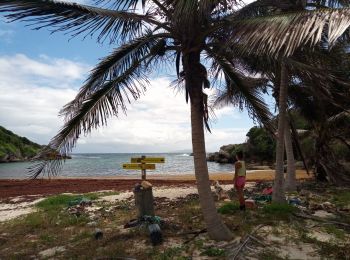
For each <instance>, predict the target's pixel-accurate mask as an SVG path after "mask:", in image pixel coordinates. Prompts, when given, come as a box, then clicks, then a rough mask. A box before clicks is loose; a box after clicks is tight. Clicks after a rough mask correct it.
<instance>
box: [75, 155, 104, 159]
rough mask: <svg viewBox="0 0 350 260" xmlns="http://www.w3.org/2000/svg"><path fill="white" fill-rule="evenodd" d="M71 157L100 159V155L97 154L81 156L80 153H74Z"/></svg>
mask: <svg viewBox="0 0 350 260" xmlns="http://www.w3.org/2000/svg"><path fill="white" fill-rule="evenodd" d="M72 158H79V159H80V158H81V159H101V157H98V156H81V155H78V156H77V155H74V156H72Z"/></svg>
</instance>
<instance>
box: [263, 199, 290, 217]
mask: <svg viewBox="0 0 350 260" xmlns="http://www.w3.org/2000/svg"><path fill="white" fill-rule="evenodd" d="M296 211H297V208H295V207H294V206H292V205H289V204H287V203H275V202H273V203H271V204H267V205H265V206H264V207H263V213H265V214H266V215H268V216H270V217H272V218H286V217H288V216H289V215H291V214H293V213H294V212H296Z"/></svg>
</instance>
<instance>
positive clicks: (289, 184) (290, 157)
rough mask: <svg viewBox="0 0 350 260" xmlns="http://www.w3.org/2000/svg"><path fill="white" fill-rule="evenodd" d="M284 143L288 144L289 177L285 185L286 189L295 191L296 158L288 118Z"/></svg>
mask: <svg viewBox="0 0 350 260" xmlns="http://www.w3.org/2000/svg"><path fill="white" fill-rule="evenodd" d="M284 143H285V146H286V154H287V177H286V183H285V186H284V187H285V190H286V191H295V190H296V179H295V160H294V152H293V143H292V137H291V132H290V125H289V122H288V120H286V123H285V128H284Z"/></svg>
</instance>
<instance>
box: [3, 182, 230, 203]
mask: <svg viewBox="0 0 350 260" xmlns="http://www.w3.org/2000/svg"><path fill="white" fill-rule="evenodd" d="M150 182H151V183H152V185H153V186H156V187H157V186H188V185H195V181H193V180H160V179H154V180H150ZM136 183H140V180H138V179H52V180H48V179H37V180H0V199H5V198H9V197H16V196H25V195H51V194H59V193H64V192H71V193H85V192H93V191H100V190H115V191H125V190H132V189H133V187H134V186H135V184H136ZM221 183H226V184H229V183H232V181H221Z"/></svg>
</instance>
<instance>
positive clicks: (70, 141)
mask: <svg viewBox="0 0 350 260" xmlns="http://www.w3.org/2000/svg"><path fill="white" fill-rule="evenodd" d="M150 57H151V55H149V56H146V57H144V58H143V59H142V60H139V61H136V62H134V64H133V65H132V66H131V67H130V68H129V69H128V70H127V71H125V72H124V73H123V74H122V75H120V76H118V77H115V78H114V79H112V80H110V81H107V82H106V83H105V84H104V85H103V86H102V87H101V88H99V89H98V90H97V91H95V92H93V93H91V94H90V95H89V96H87V97H86V98H85V100H84V101H83V102H82V103H81V105H80V106H78V107H76V111H75V112H74V114H72V115H71V117H70V118H69V120H68V121H67V122H65V124H64V126H63V127H62V129H61V130H60V131H59V133H58V134H57V135H56V136H55V137H53V138H52V140H51V141H50V143H49V144H48V146H47V147H46V148H45V149H43V150H42V151H41V152H40V153H39V154H38V156H37V157H36V159H37V160H41V161H40V162H38V163H36V164H34V165H33V166H31V167H30V169H29V174H31V176H32V178H37V177H38V176H39V175H40V174H45V173H47V174H48V175H57V174H58V172H59V170H60V168H61V165H62V162H63V161H62V159H64V155H66V154H68V153H69V152H70V151H71V150H72V148H73V147H74V146H75V145H76V142H77V140H78V138H79V137H80V135H81V134H82V133H84V134H88V133H90V132H91V130H92V129H95V128H98V127H99V126H104V125H106V124H107V119H108V118H110V117H111V116H118V114H119V112H120V110H121V111H124V112H125V111H126V104H127V103H130V102H131V99H134V100H136V99H138V98H139V97H140V95H141V93H142V92H143V91H145V87H146V84H147V83H148V81H147V80H146V77H145V75H144V74H142V69H141V68H140V66H141V64H142V62H144V61H145V60H147V59H148V58H150ZM52 151H56V152H58V154H57V155H56V156H54V157H52V156H50V155H51V154H52Z"/></svg>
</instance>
